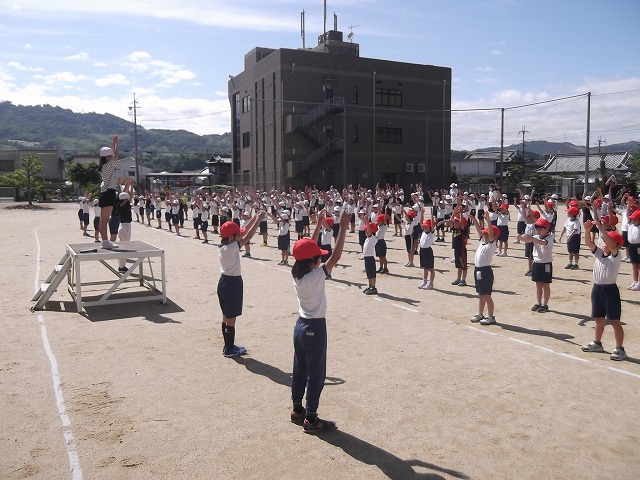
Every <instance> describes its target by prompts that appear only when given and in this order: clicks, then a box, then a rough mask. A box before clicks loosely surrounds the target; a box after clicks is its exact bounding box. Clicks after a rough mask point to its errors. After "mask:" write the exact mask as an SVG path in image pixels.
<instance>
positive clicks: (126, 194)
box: [118, 192, 129, 200]
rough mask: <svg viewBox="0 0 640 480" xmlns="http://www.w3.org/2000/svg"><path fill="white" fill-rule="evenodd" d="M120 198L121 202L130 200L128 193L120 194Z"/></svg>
mask: <svg viewBox="0 0 640 480" xmlns="http://www.w3.org/2000/svg"><path fill="white" fill-rule="evenodd" d="M118 198H119V199H120V200H127V199H128V198H129V194H128V193H127V192H120V195H118Z"/></svg>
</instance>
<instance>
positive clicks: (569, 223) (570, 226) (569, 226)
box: [564, 218, 582, 240]
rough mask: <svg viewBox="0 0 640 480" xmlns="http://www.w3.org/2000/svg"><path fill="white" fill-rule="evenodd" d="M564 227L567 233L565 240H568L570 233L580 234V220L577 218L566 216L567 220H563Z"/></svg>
mask: <svg viewBox="0 0 640 480" xmlns="http://www.w3.org/2000/svg"><path fill="white" fill-rule="evenodd" d="M564 229H565V231H566V233H567V240H569V238H571V236H572V235H580V231H581V230H582V228H581V225H580V222H579V221H578V219H577V218H576V219H575V220H571V219H570V218H567V220H566V221H565V222H564Z"/></svg>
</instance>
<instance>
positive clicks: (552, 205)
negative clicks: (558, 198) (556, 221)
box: [545, 200, 556, 207]
mask: <svg viewBox="0 0 640 480" xmlns="http://www.w3.org/2000/svg"><path fill="white" fill-rule="evenodd" d="M545 205H546V206H547V207H555V206H556V204H555V202H553V201H551V200H549V201H548V202H547V203H545Z"/></svg>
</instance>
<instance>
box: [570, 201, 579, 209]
mask: <svg viewBox="0 0 640 480" xmlns="http://www.w3.org/2000/svg"><path fill="white" fill-rule="evenodd" d="M569 207H571V208H573V207H576V208H578V201H577V200H571V202H569Z"/></svg>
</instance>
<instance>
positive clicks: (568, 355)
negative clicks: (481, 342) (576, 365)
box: [463, 325, 640, 379]
mask: <svg viewBox="0 0 640 480" xmlns="http://www.w3.org/2000/svg"><path fill="white" fill-rule="evenodd" d="M463 328H465V329H467V330H473V331H474V332H479V333H484V334H491V335H497V336H499V337H502V338H506V339H508V340H511V341H512V342H516V343H519V344H521V345H527V346H528V347H534V348H538V349H540V350H543V351H545V352H548V353H553V354H554V355H558V356H560V357H564V358H568V359H570V360H578V361H580V362H583V363H587V364H589V365H591V366H594V367H598V368H606V369H607V370H611V371H612V372H616V373H624V374H625V375H629V376H631V377H634V378H637V379H640V375H638V374H637V373H632V372H627V371H626V370H622V369H620V368H615V367H606V366H603V365H600V364H598V363H596V362H594V361H592V360H588V359H586V358H581V357H578V356H577V355H574V354H572V353H567V352H556V351H555V350H552V349H551V348H547V347H543V346H541V345H536V344H535V343H531V342H527V341H526V340H520V339H519V338H513V337H507V336H506V335H501V334H499V333H495V332H489V331H487V330H482V329H480V328H475V327H470V326H468V325H464V326H463Z"/></svg>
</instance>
